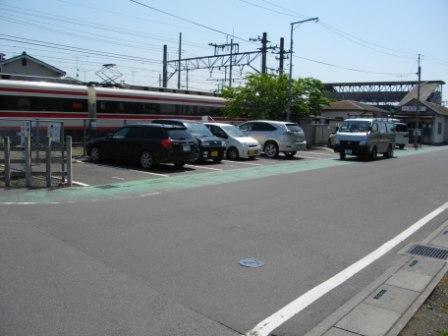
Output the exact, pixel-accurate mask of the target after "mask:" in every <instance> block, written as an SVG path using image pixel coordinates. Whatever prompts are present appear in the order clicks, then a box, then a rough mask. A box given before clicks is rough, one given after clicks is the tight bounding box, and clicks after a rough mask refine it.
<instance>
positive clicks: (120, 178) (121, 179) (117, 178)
mask: <svg viewBox="0 0 448 336" xmlns="http://www.w3.org/2000/svg"><path fill="white" fill-rule="evenodd" d="M110 178H113V179H115V180H120V181H124V180H125V179H124V178H123V177H118V176H111V177H110Z"/></svg>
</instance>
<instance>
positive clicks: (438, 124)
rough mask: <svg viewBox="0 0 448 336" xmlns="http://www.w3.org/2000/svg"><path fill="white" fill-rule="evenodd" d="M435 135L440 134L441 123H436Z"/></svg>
mask: <svg viewBox="0 0 448 336" xmlns="http://www.w3.org/2000/svg"><path fill="white" fill-rule="evenodd" d="M437 134H442V123H441V122H438V123H437Z"/></svg>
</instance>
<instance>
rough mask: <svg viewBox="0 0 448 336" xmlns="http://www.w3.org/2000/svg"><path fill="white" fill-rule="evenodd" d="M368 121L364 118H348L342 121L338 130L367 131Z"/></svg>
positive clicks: (348, 131) (369, 123)
mask: <svg viewBox="0 0 448 336" xmlns="http://www.w3.org/2000/svg"><path fill="white" fill-rule="evenodd" d="M371 125H372V124H371V122H370V121H364V120H348V121H344V122H343V123H342V124H341V126H340V127H339V132H347V133H356V132H367V131H368V130H369V128H370V126H371Z"/></svg>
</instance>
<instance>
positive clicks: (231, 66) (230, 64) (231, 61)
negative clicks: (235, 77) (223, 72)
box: [229, 39, 233, 87]
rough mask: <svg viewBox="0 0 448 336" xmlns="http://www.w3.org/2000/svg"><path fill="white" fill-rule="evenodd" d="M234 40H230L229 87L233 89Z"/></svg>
mask: <svg viewBox="0 0 448 336" xmlns="http://www.w3.org/2000/svg"><path fill="white" fill-rule="evenodd" d="M232 70H233V39H231V40H230V63H229V87H232Z"/></svg>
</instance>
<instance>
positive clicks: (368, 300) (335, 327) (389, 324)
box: [306, 221, 448, 336]
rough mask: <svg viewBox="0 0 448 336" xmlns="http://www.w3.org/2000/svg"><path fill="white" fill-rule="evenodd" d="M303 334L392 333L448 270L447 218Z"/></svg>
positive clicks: (379, 335) (385, 335) (386, 335)
mask: <svg viewBox="0 0 448 336" xmlns="http://www.w3.org/2000/svg"><path fill="white" fill-rule="evenodd" d="M399 254H401V255H402V257H401V258H400V260H399V262H397V263H396V264H395V265H394V266H393V267H392V268H390V269H389V270H388V272H386V274H384V275H383V276H381V277H380V278H378V279H376V280H375V281H374V282H373V283H372V284H371V285H370V286H369V287H368V288H366V289H365V290H364V291H362V292H361V293H359V294H358V295H356V296H355V297H354V298H353V299H352V300H350V301H349V302H347V303H346V304H345V305H344V306H342V307H341V308H340V309H338V310H337V311H336V312H334V313H333V314H332V315H330V316H329V317H328V318H327V319H325V320H324V321H323V322H321V323H320V324H319V325H318V326H317V327H315V328H314V329H313V330H311V331H310V332H309V333H307V334H306V336H359V335H362V336H395V335H398V334H399V333H400V331H401V330H402V329H403V328H404V327H405V326H406V324H407V323H408V322H409V320H410V319H411V318H412V317H413V316H414V314H415V313H416V312H417V310H418V309H419V308H420V306H421V305H422V304H423V303H424V302H425V300H426V299H427V298H428V296H429V295H430V294H431V293H432V291H433V290H434V288H435V287H436V286H437V284H438V283H439V282H440V280H441V279H442V278H443V277H444V275H445V274H446V273H447V271H448V221H445V222H444V223H443V224H442V226H441V227H440V228H439V229H438V230H436V231H435V232H433V233H432V234H431V235H429V236H428V237H427V238H426V239H424V240H423V241H422V242H421V243H418V244H415V243H413V244H409V245H407V246H406V247H404V248H403V249H402V250H401V251H400V252H399Z"/></svg>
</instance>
